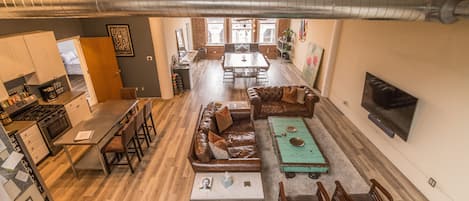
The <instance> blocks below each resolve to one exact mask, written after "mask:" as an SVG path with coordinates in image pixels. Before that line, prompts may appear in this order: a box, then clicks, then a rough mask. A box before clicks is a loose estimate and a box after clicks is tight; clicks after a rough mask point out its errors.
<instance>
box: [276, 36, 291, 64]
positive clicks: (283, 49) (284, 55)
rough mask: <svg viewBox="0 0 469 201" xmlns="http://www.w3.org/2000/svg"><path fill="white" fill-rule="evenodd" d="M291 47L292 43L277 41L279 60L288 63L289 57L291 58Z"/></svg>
mask: <svg viewBox="0 0 469 201" xmlns="http://www.w3.org/2000/svg"><path fill="white" fill-rule="evenodd" d="M292 46H293V43H292V42H287V41H286V40H282V39H280V40H278V41H277V50H278V52H279V54H280V58H281V59H282V62H286V63H290V62H291V60H290V56H291V48H292Z"/></svg>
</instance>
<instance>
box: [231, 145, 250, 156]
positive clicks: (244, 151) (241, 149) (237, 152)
mask: <svg viewBox="0 0 469 201" xmlns="http://www.w3.org/2000/svg"><path fill="white" fill-rule="evenodd" d="M228 153H229V154H230V157H231V158H257V151H256V146H255V145H245V146H233V147H228Z"/></svg>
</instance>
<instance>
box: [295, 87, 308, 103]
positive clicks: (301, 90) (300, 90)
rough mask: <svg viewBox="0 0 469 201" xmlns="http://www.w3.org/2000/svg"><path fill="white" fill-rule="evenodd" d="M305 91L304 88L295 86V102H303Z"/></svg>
mask: <svg viewBox="0 0 469 201" xmlns="http://www.w3.org/2000/svg"><path fill="white" fill-rule="evenodd" d="M305 91H306V90H305V88H302V87H298V88H296V102H297V103H299V104H305V96H306V92H305Z"/></svg>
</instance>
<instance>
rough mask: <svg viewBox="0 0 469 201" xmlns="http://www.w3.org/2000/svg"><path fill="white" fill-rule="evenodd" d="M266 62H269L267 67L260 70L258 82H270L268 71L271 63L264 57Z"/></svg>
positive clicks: (257, 77)
mask: <svg viewBox="0 0 469 201" xmlns="http://www.w3.org/2000/svg"><path fill="white" fill-rule="evenodd" d="M264 58H265V61H266V62H267V67H262V68H259V70H258V72H257V76H256V80H257V82H268V81H269V74H268V71H269V69H270V62H269V58H268V57H267V56H265V55H264Z"/></svg>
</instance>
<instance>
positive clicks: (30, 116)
mask: <svg viewBox="0 0 469 201" xmlns="http://www.w3.org/2000/svg"><path fill="white" fill-rule="evenodd" d="M61 108H63V106H62V105H35V106H33V107H31V108H29V109H27V110H25V111H22V112H21V113H19V114H17V115H15V116H13V117H12V119H13V120H14V121H40V120H42V119H44V118H46V117H48V116H50V115H51V114H53V113H54V112H56V111H58V110H59V109H61Z"/></svg>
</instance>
